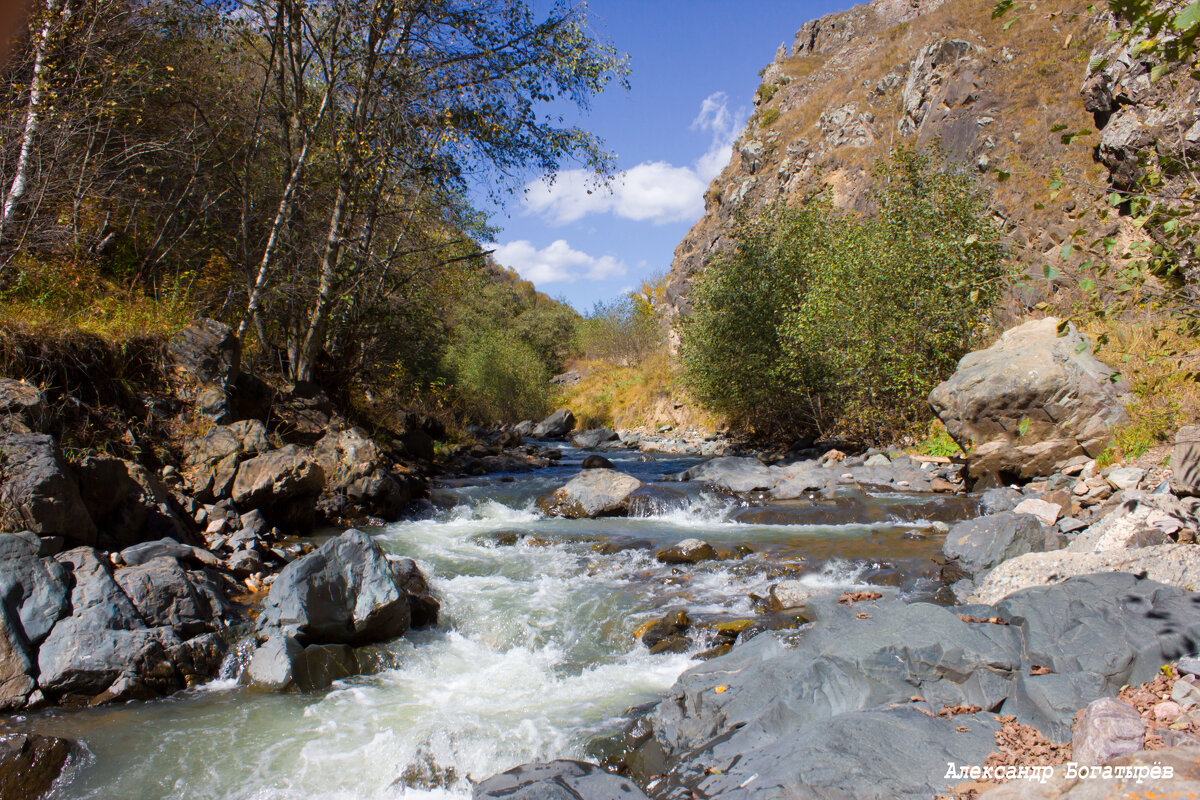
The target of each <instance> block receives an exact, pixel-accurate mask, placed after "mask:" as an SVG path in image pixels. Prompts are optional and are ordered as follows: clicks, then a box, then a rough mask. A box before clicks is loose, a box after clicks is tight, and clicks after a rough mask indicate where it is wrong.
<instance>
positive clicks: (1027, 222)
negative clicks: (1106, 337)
mask: <svg viewBox="0 0 1200 800" xmlns="http://www.w3.org/2000/svg"><path fill="white" fill-rule="evenodd" d="M992 8H993V0H875V2H871V3H868V4H866V5H861V6H857V7H855V8H852V9H850V10H849V11H846V12H842V13H839V14H833V15H830V16H826V17H822V18H820V19H817V20H814V21H812V22H807V23H805V24H804V25H802V26H801V27H800V29H799V31H798V32H797V33H796V37H795V40H794V42H793V43H792V45H791V48H790V50H789V49H788V48H787V47H786V46H784V45H781V46H780V49H779V51H778V52H777V53H776V55H775V59H774V60H773V61H772V62H771V63H770V64H769V65H768V66H767V67H766V68H765V69H764V71H763V83H762V85H761V86H760V87H759V90H758V92H757V94H756V97H755V105H756V110H755V112H754V114H753V116H752V117H751V119H750V121H749V122H748V124H747V126H746V129H745V131H744V132H743V133H742V135H741V137H740V138H739V139H738V141H737V142H736V144H735V146H734V154H733V158H732V160H731V161H730V164H729V165H728V167H726V169H725V170H724V171H723V172H722V173H721V175H720V176H718V178H717V179H716V180H715V181H713V183H712V185H711V186H710V187H709V189H708V191H707V193H706V196H705V206H706V210H705V214H704V217H703V218H702V219H701V220H700V221H699V222H697V223H696V225H695V226H694V227H693V228H692V230H691V231H690V232H689V233H688V234H687V236H686V237H685V238H684V240H683V241H682V242H681V243H680V244H679V246H678V247H677V248H676V250H675V257H674V261H673V263H672V267H671V274H670V279H669V283H668V291H667V299H666V305H667V309H666V310H667V313H668V315H671V316H674V315H676V314H679V313H684V314H686V313H687V312H688V308H689V307H688V300H687V296H688V292H689V290H690V287H691V284H692V281H693V279H694V277H695V275H696V274H697V272H698V271H699V270H701V269H703V267H704V265H705V263H706V262H707V261H708V259H710V258H711V257H712V256H713V255H714V254H716V253H720V252H721V251H722V250H724V249H725V248H727V247H729V246H730V245H731V236H730V234H731V232H732V228H733V226H734V224H735V220H736V215H737V214H738V212H739V211H743V210H749V211H753V210H754V209H757V208H762V207H764V206H767V205H769V204H771V203H773V202H775V201H779V200H786V201H791V202H796V201H799V200H801V199H802V198H803V197H804V196H805V195H806V194H808V193H811V192H812V191H814V190H815V189H817V188H818V187H820V186H822V185H826V186H828V187H829V188H830V189H831V191H832V195H833V200H834V202H835V204H836V205H838V206H839V207H842V208H846V209H854V210H858V211H868V210H869V208H870V188H871V180H872V178H871V167H872V165H873V164H874V163H875V162H876V161H877V160H878V159H880V158H881V157H884V156H886V154H887V153H888V151H889V150H890V149H891V148H892V147H894V146H896V145H900V144H915V145H917V146H921V147H936V148H939V149H940V150H941V151H942V152H944V153H945V155H946V156H947V158H948V159H949V160H951V161H954V162H959V163H962V164H964V165H965V166H967V168H970V169H975V170H978V171H979V173H980V175H981V176H982V179H983V184H984V186H985V188H987V189H988V190H990V191H991V193H992V195H993V199H992V204H991V207H992V209H993V212H994V214H995V216H996V218H997V221H998V222H999V223H1000V225H1001V226H1002V228H1003V230H1004V231H1005V235H1006V240H1007V242H1008V243H1009V245H1010V246H1011V248H1012V251H1013V254H1014V255H1015V256H1016V257H1017V258H1019V259H1020V260H1021V261H1022V262H1024V263H1026V264H1027V265H1028V266H1029V268H1030V272H1031V275H1033V276H1036V277H1035V278H1034V279H1033V282H1032V284H1031V285H1030V287H1028V288H1026V289H1025V290H1023V291H1022V293H1021V296H1020V297H1019V298H1017V299H1018V301H1020V303H1023V304H1025V305H1032V304H1034V303H1037V302H1039V301H1041V300H1048V301H1050V302H1051V303H1053V301H1054V300H1055V298H1056V296H1057V295H1058V294H1059V293H1060V292H1062V291H1065V290H1067V289H1068V288H1069V286H1070V285H1071V284H1072V282H1071V281H1068V280H1063V279H1059V281H1058V283H1057V284H1056V283H1055V282H1054V281H1050V280H1047V279H1045V278H1044V277H1043V270H1042V268H1041V267H1042V265H1043V264H1047V263H1049V264H1053V265H1054V266H1055V267H1056V268H1058V269H1062V271H1063V273H1064V274H1068V273H1069V270H1070V268H1071V266H1072V264H1071V263H1070V262H1071V260H1072V257H1070V256H1068V257H1067V258H1066V259H1065V261H1066V262H1067V263H1065V264H1064V263H1061V262H1063V261H1064V259H1063V257H1062V256H1061V254H1060V251H1061V245H1062V243H1063V242H1064V241H1066V240H1068V239H1069V238H1070V236H1071V234H1072V232H1074V231H1075V230H1077V229H1079V228H1080V227H1081V226H1084V227H1086V228H1087V232H1088V234H1089V241H1090V239H1091V238H1095V235H1109V236H1111V235H1120V234H1121V232H1122V229H1123V227H1124V226H1127V224H1128V223H1127V222H1122V221H1121V220H1120V219H1118V218H1117V217H1116V216H1115V215H1113V216H1110V217H1109V219H1108V220H1107V221H1104V222H1100V221H1097V220H1096V219H1095V218H1094V215H1092V214H1088V213H1087V212H1088V211H1090V210H1094V209H1095V207H1096V204H1097V203H1099V202H1101V198H1102V196H1103V193H1104V189H1105V187H1106V186H1108V185H1110V183H1113V182H1115V183H1116V184H1117V185H1119V186H1128V185H1129V184H1130V183H1131V179H1132V178H1133V177H1134V175H1135V174H1136V172H1137V170H1138V169H1140V167H1139V166H1138V164H1137V157H1136V156H1135V155H1134V153H1135V152H1136V151H1137V150H1138V149H1140V148H1142V147H1144V146H1145V145H1147V144H1149V143H1157V144H1156V146H1157V147H1159V148H1160V149H1161V150H1162V151H1163V153H1160V154H1159V156H1158V158H1160V159H1161V158H1162V157H1163V155H1164V154H1165V153H1167V152H1169V153H1170V154H1171V155H1175V156H1178V155H1180V154H1190V153H1192V151H1195V150H1196V149H1197V143H1198V142H1200V123H1198V122H1197V120H1198V119H1200V108H1198V107H1197V103H1196V96H1197V92H1196V86H1197V83H1196V81H1195V80H1193V79H1190V78H1184V79H1182V81H1169V80H1162V81H1159V82H1156V83H1153V84H1152V83H1151V81H1150V79H1149V71H1150V66H1151V65H1150V64H1149V63H1146V62H1145V61H1144V58H1145V57H1144V56H1134V55H1133V54H1131V53H1130V52H1129V51H1128V50H1127V49H1124V50H1123V49H1121V48H1119V47H1116V46H1114V45H1111V44H1109V43H1107V42H1106V39H1105V34H1106V33H1107V32H1108V31H1109V30H1110V29H1111V25H1112V21H1111V19H1110V18H1109V17H1108V16H1107V15H1106V14H1097V13H1089V12H1088V11H1087V9H1086V7H1085V4H1084V3H1082V2H1070V0H1051V2H1048V3H1044V4H1043V3H1038V4H1036V7H1035V8H1033V9H1022V10H1021V11H1019V12H1018V11H1013V12H1010V15H1009V16H1006V17H1004V18H1002V19H999V20H997V19H993V18H992V14H991V12H992ZM1010 21H1011V23H1012V24H1011V25H1008V27H1007V29H1006V27H1005V26H1006V25H1007V24H1008V23H1009V22H1010ZM1054 179H1059V180H1061V181H1062V182H1063V188H1062V189H1061V191H1059V192H1057V193H1054V192H1051V191H1050V186H1049V184H1050V181H1051V180H1054Z"/></svg>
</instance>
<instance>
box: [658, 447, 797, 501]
mask: <svg viewBox="0 0 1200 800" xmlns="http://www.w3.org/2000/svg"><path fill="white" fill-rule="evenodd" d="M676 479H677V480H681V481H699V482H701V483H707V484H711V485H713V486H718V487H720V488H722V489H725V490H726V491H730V492H738V493H741V492H765V491H767V490H768V489H772V488H774V486H775V484H776V483H778V482H779V480H780V475H778V474H776V473H773V472H772V471H771V469H770V468H769V467H767V466H766V465H765V464H763V463H762V462H761V461H759V460H758V459H757V458H739V457H737V456H722V457H720V458H714V459H711V460H709V461H705V462H704V463H703V464H699V465H697V466H695V467H692V468H691V469H687V470H684V471H683V472H681V473H679V475H677V476H676Z"/></svg>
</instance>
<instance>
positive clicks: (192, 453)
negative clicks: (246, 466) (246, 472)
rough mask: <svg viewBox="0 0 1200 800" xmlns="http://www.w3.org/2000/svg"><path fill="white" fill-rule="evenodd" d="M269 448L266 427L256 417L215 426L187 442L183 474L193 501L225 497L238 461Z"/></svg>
mask: <svg viewBox="0 0 1200 800" xmlns="http://www.w3.org/2000/svg"><path fill="white" fill-rule="evenodd" d="M270 449H271V445H270V443H269V442H268V441H267V429H266V427H264V426H263V424H262V423H261V422H259V421H258V420H240V421H238V422H235V423H233V424H232V425H218V426H216V427H215V428H213V429H212V430H210V431H209V432H208V433H206V434H204V435H203V436H201V437H200V438H199V439H195V440H193V441H192V442H191V443H189V445H188V447H187V457H186V460H185V462H184V477H185V478H186V480H187V483H188V487H189V488H190V490H191V492H192V494H193V495H195V497H196V499H197V500H201V501H203V502H210V501H212V500H217V499H220V498H224V497H229V495H230V493H231V492H232V491H233V481H234V478H236V477H237V471H238V464H240V463H241V462H242V461H245V460H246V459H249V458H253V457H254V456H257V455H259V454H260V453H265V452H267V451H268V450H270Z"/></svg>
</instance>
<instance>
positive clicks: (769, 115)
mask: <svg viewBox="0 0 1200 800" xmlns="http://www.w3.org/2000/svg"><path fill="white" fill-rule="evenodd" d="M778 119H779V109H778V108H764V109H763V111H762V113H761V114H759V115H758V126H759V127H760V128H769V127H771V126H772V125H773V124H775V122H776V120H778Z"/></svg>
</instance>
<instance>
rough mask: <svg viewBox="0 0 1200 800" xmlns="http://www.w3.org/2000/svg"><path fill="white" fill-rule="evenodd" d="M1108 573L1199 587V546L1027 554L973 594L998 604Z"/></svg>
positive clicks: (993, 573) (991, 576) (995, 573)
mask: <svg viewBox="0 0 1200 800" xmlns="http://www.w3.org/2000/svg"><path fill="white" fill-rule="evenodd" d="M1104 572H1108V573H1116V572H1120V573H1126V572H1127V573H1133V574H1140V575H1143V576H1144V577H1145V578H1146V579H1148V580H1151V581H1157V582H1159V583H1164V584H1166V585H1168V586H1177V587H1180V588H1185V589H1192V588H1200V547H1197V546H1196V545H1194V544H1162V545H1155V546H1153V547H1135V548H1131V549H1129V550H1116V551H1111V552H1106V553H1078V552H1071V551H1069V550H1056V551H1053V552H1049V553H1027V554H1025V555H1023V556H1017V557H1016V558H1013V559H1010V560H1008V561H1005V562H1004V563H1002V564H1000V565H999V566H997V567H996V568H995V569H993V570H992V571H991V572H989V573H988V575H987V577H986V578H985V579H984V580H983V582H982V583H980V584H979V586H978V587H977V588H976V589H975V591H974V593H973V594H972V595H971V602H974V603H995V602H997V601H998V600H1000V599H1001V598H1003V597H1006V596H1007V595H1010V594H1013V593H1014V592H1018V591H1021V590H1022V589H1029V588H1031V587H1035V586H1048V585H1050V584H1055V583H1061V582H1063V581H1065V580H1067V579H1068V578H1072V577H1076V576H1079V575H1091V574H1094V573H1104Z"/></svg>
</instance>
